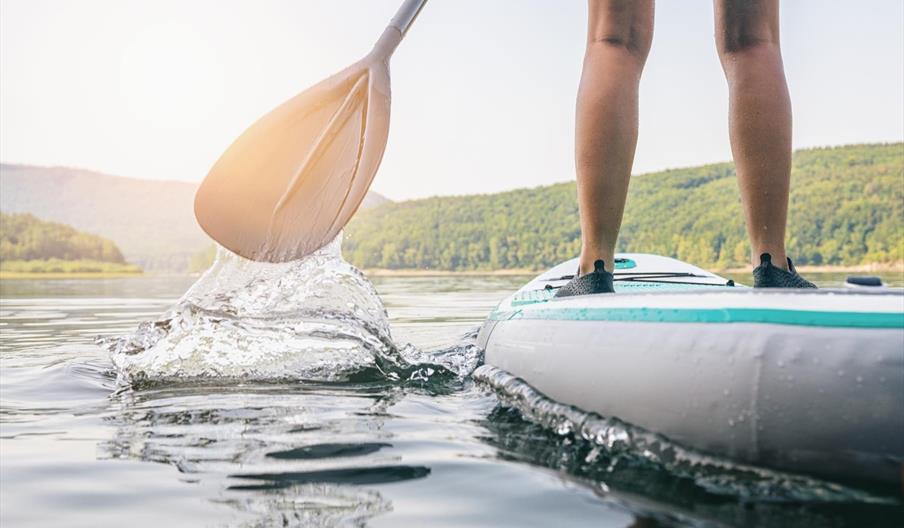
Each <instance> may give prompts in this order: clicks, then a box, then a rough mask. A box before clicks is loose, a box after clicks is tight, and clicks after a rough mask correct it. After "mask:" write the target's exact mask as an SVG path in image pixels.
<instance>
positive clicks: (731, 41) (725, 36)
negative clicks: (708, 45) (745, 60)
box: [716, 31, 779, 60]
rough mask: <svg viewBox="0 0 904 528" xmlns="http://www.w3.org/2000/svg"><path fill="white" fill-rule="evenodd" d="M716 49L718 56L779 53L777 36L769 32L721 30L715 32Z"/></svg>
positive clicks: (723, 57) (724, 57)
mask: <svg viewBox="0 0 904 528" xmlns="http://www.w3.org/2000/svg"><path fill="white" fill-rule="evenodd" d="M716 50H717V51H718V52H719V57H720V58H722V59H723V60H725V59H726V58H728V57H743V56H756V55H762V54H772V53H779V44H778V38H777V36H775V37H774V36H773V35H770V34H769V32H768V31H767V32H745V31H740V32H729V31H726V32H723V33H717V34H716Z"/></svg>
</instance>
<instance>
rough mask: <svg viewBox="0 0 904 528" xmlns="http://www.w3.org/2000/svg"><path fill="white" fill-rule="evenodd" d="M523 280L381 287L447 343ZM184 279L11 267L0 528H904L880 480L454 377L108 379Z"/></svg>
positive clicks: (398, 319)
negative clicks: (590, 417) (110, 343)
mask: <svg viewBox="0 0 904 528" xmlns="http://www.w3.org/2000/svg"><path fill="white" fill-rule="evenodd" d="M527 279H528V277H473V276H469V277H380V278H375V279H374V280H373V283H374V286H375V287H376V290H377V291H378V292H379V294H380V298H382V300H383V302H384V303H385V306H386V309H387V311H388V321H389V323H390V325H391V331H392V340H393V342H394V343H398V344H399V346H400V348H401V347H403V346H404V344H408V343H410V344H411V345H412V348H411V349H409V350H417V351H419V353H423V354H428V356H418V357H429V354H430V353H436V354H439V355H440V356H442V357H443V358H446V359H448V358H449V357H452V356H454V355H455V354H464V353H465V350H466V348H467V347H468V346H469V343H470V341H469V337H468V335H469V334H471V335H472V334H473V331H474V330H475V329H476V328H477V326H478V325H479V324H480V322H481V321H482V320H483V318H484V316H485V315H486V314H487V313H488V312H489V311H490V310H491V309H492V308H493V307H494V306H495V304H496V303H497V302H498V301H499V300H500V299H501V298H503V297H504V296H505V295H506V294H508V293H510V292H511V291H512V290H514V289H515V288H517V287H518V286H520V285H521V284H522V283H523V282H525V281H526V280H527ZM816 279H817V280H820V279H825V280H824V281H823V284H827V283H835V282H837V281H838V280H839V277H838V276H829V277H816ZM892 279H893V280H898V279H897V278H896V277H892ZM195 280H196V278H191V277H142V278H126V279H108V280H46V281H32V280H28V281H5V282H3V284H2V292H0V297H2V303H0V310H2V312H0V315H2V322H0V347H2V356H0V359H2V363H0V380H2V395H0V397H2V410H0V468H2V471H0V504H2V508H0V524H2V525H3V526H48V525H59V526H112V525H122V524H128V525H129V526H134V527H140V526H158V525H164V526H168V527H174V526H207V525H210V526H274V525H277V526H279V525H288V526H334V525H350V526H357V525H368V526H427V525H430V526H658V525H748V526H760V525H784V526H844V525H849V526H866V525H870V526H901V525H904V506H902V504H901V502H900V501H899V500H898V499H897V498H896V497H895V495H894V494H888V493H887V490H874V489H861V488H851V487H850V486H840V487H838V486H836V485H834V484H831V483H822V482H809V481H804V483H803V484H801V483H797V482H795V483H792V484H786V483H784V482H783V481H782V480H781V479H780V478H778V479H777V478H775V476H774V475H768V476H766V477H757V476H750V475H747V476H739V475H738V474H737V472H732V471H726V472H725V473H724V474H719V473H718V472H717V473H715V474H713V473H712V472H708V473H707V474H706V478H705V479H704V478H701V476H700V475H699V474H696V473H693V472H690V473H688V472H676V471H673V470H669V469H668V468H663V467H660V466H657V465H655V464H647V463H645V462H643V460H642V459H641V458H638V457H632V456H623V455H614V454H612V453H607V452H606V451H605V449H602V450H600V449H599V446H592V445H587V444H586V443H583V442H581V441H580V440H577V439H574V438H573V437H571V436H569V435H567V434H565V435H560V434H557V432H556V431H554V430H551V429H550V428H548V427H543V426H541V425H538V424H535V423H532V422H530V421H528V420H525V418H524V417H523V416H522V415H521V414H520V413H519V412H518V411H517V410H514V409H513V408H511V407H509V406H507V405H505V404H503V403H502V401H501V400H500V398H499V397H498V396H497V395H496V393H495V392H494V391H492V390H490V389H489V388H488V387H487V386H486V385H484V384H481V383H477V382H475V381H474V380H473V379H471V378H470V377H468V376H456V375H454V374H455V373H447V375H443V376H439V375H433V376H425V377H420V378H419V377H418V376H411V372H410V371H404V372H402V375H401V376H396V377H393V376H386V375H381V374H379V373H374V372H369V373H366V374H365V375H361V376H358V377H357V378H356V377H355V376H342V377H340V378H341V379H339V378H337V379H335V380H319V381H304V382H302V381H298V380H294V381H293V380H269V381H267V380H259V381H255V382H247V381H246V382H239V381H235V380H231V381H230V380H223V381H220V382H218V381H216V380H215V379H214V380H208V381H206V382H204V383H188V384H186V383H181V384H180V383H159V384H148V385H147V386H144V387H139V388H134V389H133V388H128V387H123V386H122V385H121V384H118V383H117V380H116V372H115V370H114V366H113V363H112V362H111V359H110V353H109V351H108V350H107V349H105V348H102V347H100V346H98V345H96V344H94V340H95V337H96V336H98V335H101V336H118V335H124V334H129V333H130V332H133V331H134V330H135V328H136V327H137V326H138V325H139V323H141V322H143V321H149V320H154V319H156V318H157V317H158V316H159V315H160V314H161V313H164V312H166V311H167V310H168V309H170V308H171V307H172V306H173V304H174V303H175V302H176V300H177V299H178V298H180V297H181V296H182V294H183V293H184V292H185V291H186V290H187V289H188V288H189V287H190V286H191V285H192V284H193V283H194V282H195ZM318 335H323V334H318ZM374 346H377V347H379V346H380V345H379V344H377V345H374ZM441 359H442V358H441ZM439 363H440V364H442V361H440V362H439ZM406 376H407V377H406ZM713 482H716V483H720V484H725V483H727V485H712V483H713ZM808 482H809V483H808Z"/></svg>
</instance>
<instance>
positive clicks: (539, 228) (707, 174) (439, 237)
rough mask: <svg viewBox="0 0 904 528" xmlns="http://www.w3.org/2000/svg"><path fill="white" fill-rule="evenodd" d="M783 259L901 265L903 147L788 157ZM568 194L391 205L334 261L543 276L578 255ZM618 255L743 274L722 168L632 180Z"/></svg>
mask: <svg viewBox="0 0 904 528" xmlns="http://www.w3.org/2000/svg"><path fill="white" fill-rule="evenodd" d="M791 188H792V189H791V202H790V211H789V226H788V228H789V233H788V243H789V247H788V251H789V255H791V256H792V257H793V258H794V259H795V262H797V263H799V264H839V265H842V264H843V265H853V264H861V263H868V262H899V261H901V260H904V143H894V144H874V145H851V146H844V147H835V148H819V149H808V150H802V151H798V152H796V153H795V155H794V163H793V170H792V183H791ZM579 248H580V227H579V224H578V209H577V203H576V200H575V184H574V183H561V184H556V185H550V186H547V187H538V188H534V189H521V190H516V191H510V192H504V193H499V194H488V195H474V196H456V197H439V198H428V199H423V200H413V201H407V202H394V203H388V204H384V205H382V206H379V207H376V208H373V209H370V210H368V211H363V212H360V213H359V214H358V215H357V216H356V217H355V219H354V220H353V221H352V223H351V224H350V225H349V227H348V228H347V230H346V237H345V242H344V244H343V253H344V254H345V257H346V258H347V259H349V260H350V261H351V262H352V263H353V264H355V265H356V266H359V267H363V268H390V269H404V268H413V269H435V270H489V269H506V268H529V269H542V268H546V267H549V266H551V265H553V264H556V263H558V262H561V261H562V260H565V259H568V258H571V257H574V256H577V254H578V252H579ZM618 250H619V251H634V252H646V253H659V254H663V255H670V256H673V257H676V258H679V259H681V260H685V261H688V262H691V263H693V264H697V265H701V266H711V267H717V268H728V267H734V266H743V265H745V264H746V263H747V260H748V255H749V254H750V248H749V245H748V242H747V237H746V235H745V231H744V220H743V214H742V211H741V203H740V197H739V195H738V188H737V183H736V181H735V170H734V166H733V164H731V163H720V164H714V165H705V166H702V167H692V168H685V169H675V170H668V171H663V172H657V173H651V174H644V175H640V176H635V177H634V178H632V180H631V190H630V192H629V195H628V204H627V210H626V213H625V219H624V223H623V225H622V232H621V239H620V241H619V247H618Z"/></svg>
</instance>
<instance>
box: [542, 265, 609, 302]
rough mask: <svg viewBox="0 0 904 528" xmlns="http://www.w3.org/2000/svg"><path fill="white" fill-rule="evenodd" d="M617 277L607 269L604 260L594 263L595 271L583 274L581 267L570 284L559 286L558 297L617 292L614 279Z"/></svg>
mask: <svg viewBox="0 0 904 528" xmlns="http://www.w3.org/2000/svg"><path fill="white" fill-rule="evenodd" d="M614 278H615V277H614V276H613V275H612V273H610V272H608V271H606V264H605V263H604V262H603V261H602V260H597V261H596V262H594V263H593V271H591V272H590V273H587V274H584V275H581V271H580V269H579V270H578V272H577V273H575V275H574V278H573V279H571V280H570V281H569V282H568V284H566V285H565V286H562V287H561V288H559V291H557V292H556V295H555V296H556V297H570V296H572V295H592V294H594V293H615V288H614V287H613V286H612V281H613V279H614Z"/></svg>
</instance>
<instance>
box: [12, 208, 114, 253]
mask: <svg viewBox="0 0 904 528" xmlns="http://www.w3.org/2000/svg"><path fill="white" fill-rule="evenodd" d="M0 256H2V258H3V260H16V261H22V260H50V259H59V260H93V261H98V262H111V263H117V264H124V263H125V259H124V258H123V256H122V252H121V251H120V250H119V248H118V247H116V244H114V243H113V242H112V241H110V240H107V239H106V238H101V237H99V236H97V235H92V234H89V233H83V232H81V231H78V230H76V229H75V228H73V227H70V226H67V225H64V224H58V223H55V222H45V221H43V220H39V219H37V218H35V217H34V216H32V215H30V214H3V213H0Z"/></svg>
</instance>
